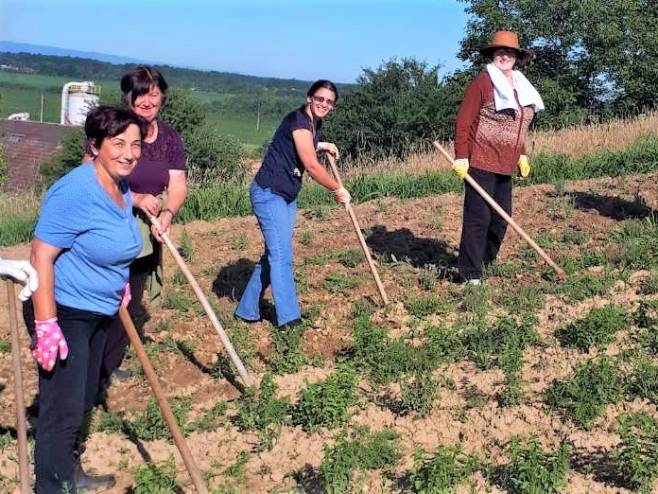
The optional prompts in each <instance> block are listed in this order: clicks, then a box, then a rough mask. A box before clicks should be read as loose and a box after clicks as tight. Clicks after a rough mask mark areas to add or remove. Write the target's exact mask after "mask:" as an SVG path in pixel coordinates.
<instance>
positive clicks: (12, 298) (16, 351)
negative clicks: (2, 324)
mask: <svg viewBox="0 0 658 494" xmlns="http://www.w3.org/2000/svg"><path fill="white" fill-rule="evenodd" d="M6 285H7V301H8V303H9V329H10V331H11V356H12V360H13V364H14V400H15V404H16V436H17V438H18V474H19V479H20V489H21V494H29V493H30V473H29V460H28V455H27V422H26V420H25V401H24V395H23V372H22V370H21V347H20V339H19V338H18V318H17V316H16V292H15V291H14V281H13V280H11V279H7V280H6Z"/></svg>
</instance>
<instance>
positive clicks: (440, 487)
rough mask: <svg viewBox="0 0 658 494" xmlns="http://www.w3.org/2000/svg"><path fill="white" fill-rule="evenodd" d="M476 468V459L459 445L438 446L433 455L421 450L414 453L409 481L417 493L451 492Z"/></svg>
mask: <svg viewBox="0 0 658 494" xmlns="http://www.w3.org/2000/svg"><path fill="white" fill-rule="evenodd" d="M476 469H477V460H476V459H475V458H474V457H472V456H469V455H466V454H464V452H463V451H462V450H461V446H459V445H455V446H452V447H446V446H439V447H438V448H437V449H436V451H435V452H434V455H433V456H429V455H427V453H426V452H425V451H423V450H416V451H415V453H414V466H413V469H412V470H411V474H410V476H409V477H410V481H411V485H412V487H413V492H416V493H418V494H452V493H455V492H456V491H457V487H458V486H460V485H461V484H463V483H464V482H466V480H467V479H468V478H469V477H470V476H471V475H473V473H474V472H475V470H476Z"/></svg>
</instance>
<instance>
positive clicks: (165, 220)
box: [151, 170, 187, 241]
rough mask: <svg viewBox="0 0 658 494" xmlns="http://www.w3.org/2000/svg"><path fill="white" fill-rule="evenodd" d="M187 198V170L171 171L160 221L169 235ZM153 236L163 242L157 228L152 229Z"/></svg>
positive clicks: (163, 229)
mask: <svg viewBox="0 0 658 494" xmlns="http://www.w3.org/2000/svg"><path fill="white" fill-rule="evenodd" d="M186 197H187V174H186V172H185V170H169V184H168V185H167V203H166V204H165V205H164V207H163V208H162V209H161V210H160V214H159V216H158V220H160V225H161V227H162V231H163V232H164V233H166V234H167V235H168V234H169V230H170V227H171V222H172V220H173V219H174V216H175V215H176V213H178V210H179V209H180V208H181V207H183V203H184V202H185V198H186ZM151 232H152V233H153V236H154V237H155V238H156V239H157V240H158V241H162V240H161V238H160V234H159V232H158V231H157V230H156V229H155V228H151Z"/></svg>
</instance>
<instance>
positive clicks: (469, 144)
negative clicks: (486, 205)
mask: <svg viewBox="0 0 658 494" xmlns="http://www.w3.org/2000/svg"><path fill="white" fill-rule="evenodd" d="M514 96H515V97H516V100H517V103H518V96H517V94H516V90H514ZM519 106H521V105H520V104H519ZM534 115H535V111H534V109H533V108H532V107H531V106H525V107H522V108H521V109H518V110H502V111H499V112H497V111H496V107H495V105H494V87H493V83H492V82H491V77H489V74H487V73H486V72H481V73H480V74H478V76H477V77H476V78H475V79H474V80H473V82H471V84H470V85H469V86H468V88H467V89H466V94H465V95H464V100H463V101H462V104H461V106H460V107H459V113H458V114H457V122H456V124H455V158H456V159H460V158H468V159H469V163H470V165H471V166H472V167H474V168H478V169H480V170H485V171H489V172H493V173H499V174H502V175H514V174H515V173H516V170H517V166H518V161H519V156H520V155H522V154H525V143H526V138H527V135H528V127H530V122H532V119H533V117H534Z"/></svg>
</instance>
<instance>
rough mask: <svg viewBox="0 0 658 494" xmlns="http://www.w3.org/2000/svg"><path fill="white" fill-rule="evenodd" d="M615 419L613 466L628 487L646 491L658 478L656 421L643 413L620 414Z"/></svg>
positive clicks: (657, 427)
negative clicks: (616, 435) (617, 439)
mask: <svg viewBox="0 0 658 494" xmlns="http://www.w3.org/2000/svg"><path fill="white" fill-rule="evenodd" d="M618 422H619V436H620V438H621V444H620V445H619V447H618V451H617V453H616V454H615V455H614V457H613V459H614V462H615V464H616V466H617V469H618V471H619V473H620V474H621V477H622V479H623V480H624V482H625V484H626V485H627V486H628V487H630V488H631V489H633V490H635V491H638V492H641V493H645V494H649V493H650V492H652V491H651V487H652V484H653V482H654V480H655V479H656V478H658V423H657V422H656V421H655V420H654V419H653V418H652V417H651V415H649V414H647V413H644V412H639V413H632V414H624V415H621V416H620V417H619V419H618Z"/></svg>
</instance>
